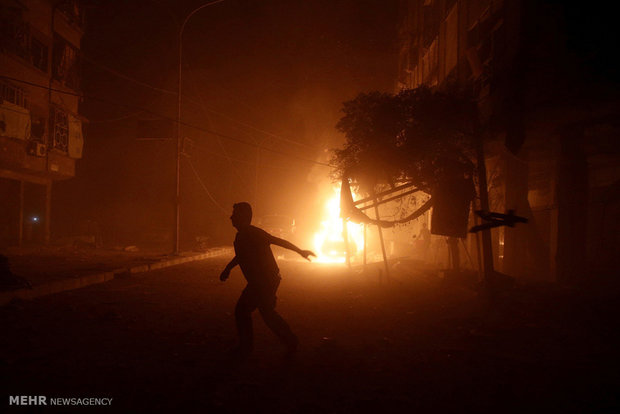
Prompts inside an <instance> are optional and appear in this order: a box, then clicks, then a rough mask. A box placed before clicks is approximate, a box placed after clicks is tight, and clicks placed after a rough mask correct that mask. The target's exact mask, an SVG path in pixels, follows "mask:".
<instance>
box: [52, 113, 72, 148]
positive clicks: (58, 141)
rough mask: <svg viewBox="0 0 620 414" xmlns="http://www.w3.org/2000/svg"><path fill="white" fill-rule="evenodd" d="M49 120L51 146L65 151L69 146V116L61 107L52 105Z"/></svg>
mask: <svg viewBox="0 0 620 414" xmlns="http://www.w3.org/2000/svg"><path fill="white" fill-rule="evenodd" d="M50 120H51V128H50V130H51V131H52V147H53V148H56V149H59V150H61V151H65V152H66V151H67V150H68V148H69V117H68V116H67V113H66V112H64V111H63V110H62V109H60V108H57V107H52V109H51V113H50Z"/></svg>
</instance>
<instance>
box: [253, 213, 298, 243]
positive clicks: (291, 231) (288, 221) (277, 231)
mask: <svg viewBox="0 0 620 414" xmlns="http://www.w3.org/2000/svg"><path fill="white" fill-rule="evenodd" d="M258 227H260V228H261V229H263V230H265V231H266V232H267V233H269V234H271V235H272V236H275V237H279V238H281V239H289V238H290V237H291V236H293V235H295V219H294V218H292V217H289V216H281V215H278V214H271V215H267V216H262V217H260V218H259V219H258Z"/></svg>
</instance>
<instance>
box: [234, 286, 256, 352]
mask: <svg viewBox="0 0 620 414" xmlns="http://www.w3.org/2000/svg"><path fill="white" fill-rule="evenodd" d="M257 305H258V295H257V292H256V291H255V290H254V289H251V288H250V287H249V286H246V287H245V289H243V292H242V293H241V296H240V297H239V300H238V301H237V306H235V322H236V324H237V332H238V334H239V350H240V351H242V352H250V351H252V348H253V344H254V332H253V330H252V312H253V311H254V309H256V306H257Z"/></svg>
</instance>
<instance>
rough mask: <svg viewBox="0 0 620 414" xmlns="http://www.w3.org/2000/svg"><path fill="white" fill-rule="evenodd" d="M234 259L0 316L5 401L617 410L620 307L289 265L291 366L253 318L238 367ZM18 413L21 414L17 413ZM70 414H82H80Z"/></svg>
mask: <svg viewBox="0 0 620 414" xmlns="http://www.w3.org/2000/svg"><path fill="white" fill-rule="evenodd" d="M225 262H226V258H219V259H212V260H207V261H202V262H194V263H189V264H186V265H182V266H177V267H172V268H168V269H164V270H161V271H156V272H151V273H148V274H145V275H143V276H141V277H132V278H128V279H123V280H114V281H111V282H109V283H105V284H101V285H96V286H91V287H88V288H84V289H81V290H76V291H71V292H66V293H62V294H58V295H53V296H48V297H45V298H41V299H38V300H35V301H33V302H24V303H18V304H14V305H12V306H9V307H7V308H3V309H0V324H1V326H2V327H3V335H2V337H1V338H0V352H1V358H2V359H1V360H0V378H2V380H3V381H5V382H6V383H5V384H2V390H3V394H4V395H3V397H2V399H3V400H2V405H3V406H6V405H8V395H46V396H49V397H54V396H58V397H87V396H88V397H103V396H105V397H113V398H114V402H113V407H112V409H111V410H110V411H114V412H119V411H127V410H137V411H143V410H144V411H149V412H155V411H160V410H161V411H169V412H188V411H194V410H196V411H201V412H207V413H212V412H239V411H248V410H250V411H251V412H265V411H271V412H321V413H323V412H413V411H414V410H420V409H421V410H423V411H430V410H432V411H435V412H436V411H440V412H441V411H444V412H445V411H447V412H454V411H457V412H460V411H463V410H467V411H493V412H504V411H516V412H523V411H524V410H525V409H528V411H540V410H541V409H547V410H549V411H550V412H563V411H587V412H592V411H596V410H599V409H602V408H611V406H612V405H614V404H616V405H617V403H618V401H617V399H616V396H615V393H614V391H615V386H614V384H615V382H616V381H615V380H616V379H618V372H619V371H618V363H617V362H616V361H617V358H615V355H616V351H617V345H618V335H617V333H616V332H615V330H614V329H613V325H612V324H611V322H612V321H613V317H612V316H611V315H612V312H611V308H612V307H614V306H615V302H614V300H613V298H614V296H613V295H612V293H611V292H610V293H608V295H607V296H605V295H602V296H601V295H600V294H599V296H597V301H596V302H593V301H591V300H590V299H589V298H588V296H587V295H586V296H580V299H577V296H576V294H575V292H574V291H564V290H563V291H556V290H553V291H551V290H548V289H529V290H527V291H517V292H514V293H512V294H511V295H509V296H507V297H505V298H503V299H502V300H500V301H499V303H497V304H495V305H492V307H491V308H492V309H493V310H489V305H488V303H487V302H486V301H483V300H481V299H480V298H479V297H478V295H477V294H476V293H475V292H474V291H472V290H469V289H466V288H464V287H460V286H458V285H456V284H451V283H446V282H445V281H441V280H438V279H436V278H434V277H432V276H429V275H425V274H424V273H422V272H417V271H414V270H413V269H412V268H411V267H410V266H409V267H406V266H403V267H401V269H400V270H399V271H397V272H396V274H395V275H394V277H395V279H394V280H392V281H391V283H389V284H387V283H379V280H378V270H376V269H373V270H371V271H370V272H369V273H368V274H366V275H364V274H360V273H357V272H353V273H349V272H347V271H346V269H345V268H344V267H335V266H333V265H319V264H308V263H304V262H296V261H288V260H283V261H280V264H281V268H282V273H283V278H284V280H283V283H282V286H281V289H280V292H279V299H280V300H279V305H278V308H279V310H280V312H281V314H282V315H283V316H285V318H286V319H287V320H288V321H289V322H290V324H291V326H292V327H293V329H294V330H295V331H296V332H297V334H298V335H299V337H300V340H301V347H300V350H299V352H298V355H297V356H296V358H295V359H294V360H292V361H291V360H287V359H285V358H284V357H283V352H282V349H281V348H280V345H279V344H278V343H277V342H276V340H275V338H274V337H273V336H272V335H271V333H270V332H268V331H267V330H266V328H265V327H264V325H263V324H262V321H260V318H259V317H258V315H255V326H256V336H257V338H256V352H255V354H254V355H253V356H252V357H251V358H250V359H249V360H248V361H246V362H243V363H234V362H232V361H230V360H229V359H228V358H227V357H226V355H227V354H226V350H227V349H228V348H229V347H230V346H231V345H233V344H234V338H235V331H234V326H233V318H232V311H233V307H234V304H235V301H236V298H237V296H238V294H239V292H240V290H241V289H242V287H243V282H242V276H241V275H240V274H239V273H236V271H235V272H233V275H232V278H231V280H230V281H229V282H227V283H226V284H222V283H220V282H219V281H218V280H217V276H218V274H219V271H220V269H221V268H222V267H223V265H224V264H225ZM10 408H11V407H10ZM22 411H23V410H22ZM75 412H78V411H77V410H76V411H75Z"/></svg>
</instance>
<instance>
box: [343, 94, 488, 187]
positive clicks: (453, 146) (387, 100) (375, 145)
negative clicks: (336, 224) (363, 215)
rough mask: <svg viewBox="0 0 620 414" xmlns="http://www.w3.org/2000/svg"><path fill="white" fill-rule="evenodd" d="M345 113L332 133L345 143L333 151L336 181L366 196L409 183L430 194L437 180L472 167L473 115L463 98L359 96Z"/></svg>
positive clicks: (473, 107)
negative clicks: (345, 179) (347, 181)
mask: <svg viewBox="0 0 620 414" xmlns="http://www.w3.org/2000/svg"><path fill="white" fill-rule="evenodd" d="M343 112H344V116H343V117H342V118H341V119H340V121H339V122H338V124H337V125H336V128H337V129H338V130H339V131H341V132H342V133H344V135H345V138H346V141H345V145H344V147H343V148H341V149H335V150H334V157H333V158H332V165H333V167H334V176H335V177H336V178H342V177H345V176H346V177H348V178H350V179H351V180H352V181H353V184H355V185H357V186H359V187H360V188H361V189H362V191H364V192H369V191H371V190H372V189H376V188H380V187H384V186H386V185H387V186H392V185H394V184H395V183H397V182H403V181H407V182H413V183H414V184H415V185H416V186H417V187H418V188H420V189H421V190H423V191H425V192H428V193H432V190H433V188H434V187H435V186H436V185H437V182H438V181H440V180H442V179H443V178H446V177H449V176H451V175H460V176H462V174H463V172H465V171H470V172H471V170H472V168H473V164H472V162H471V159H472V157H473V152H472V149H471V148H472V146H471V138H472V136H473V134H474V133H475V126H476V119H477V118H476V117H477V113H476V105H475V103H474V102H473V101H472V100H471V99H469V98H468V97H467V96H466V95H464V94H461V93H458V92H456V91H449V92H438V91H432V90H431V89H429V88H427V87H419V88H416V89H408V90H403V91H401V92H400V93H398V94H388V93H380V92H370V93H362V94H360V95H358V96H357V97H356V98H355V99H353V100H351V101H347V102H345V103H344V105H343Z"/></svg>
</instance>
